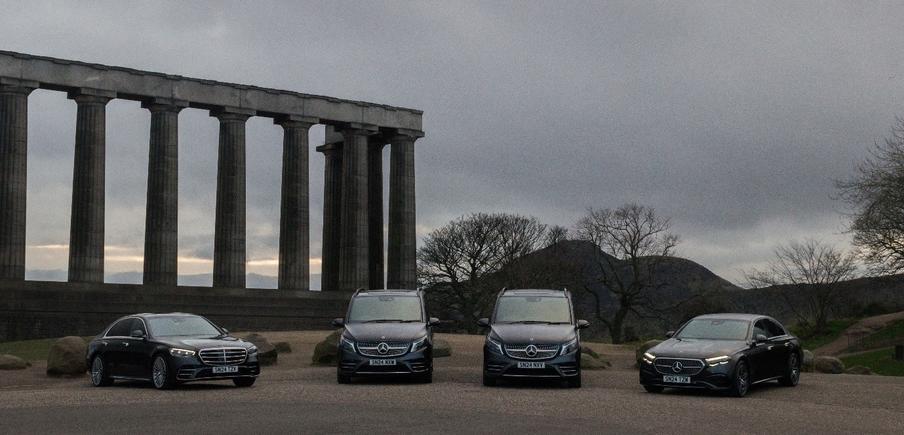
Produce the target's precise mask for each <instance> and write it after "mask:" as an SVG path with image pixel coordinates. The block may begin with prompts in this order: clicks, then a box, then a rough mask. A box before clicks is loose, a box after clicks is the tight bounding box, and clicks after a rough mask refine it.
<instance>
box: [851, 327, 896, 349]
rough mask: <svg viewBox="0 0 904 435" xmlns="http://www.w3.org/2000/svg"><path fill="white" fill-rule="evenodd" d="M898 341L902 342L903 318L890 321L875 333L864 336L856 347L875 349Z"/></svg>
mask: <svg viewBox="0 0 904 435" xmlns="http://www.w3.org/2000/svg"><path fill="white" fill-rule="evenodd" d="M898 343H904V320H898V321H896V322H892V323H890V324H889V325H888V326H887V327H885V328H883V329H881V330H879V331H878V332H876V333H875V334H872V335H870V336H868V337H865V338H864V339H863V340H862V341H861V342H860V343H859V346H858V347H859V348H861V349H875V348H878V347H885V346H888V345H889V344H898Z"/></svg>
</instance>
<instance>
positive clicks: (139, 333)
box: [131, 329, 144, 338]
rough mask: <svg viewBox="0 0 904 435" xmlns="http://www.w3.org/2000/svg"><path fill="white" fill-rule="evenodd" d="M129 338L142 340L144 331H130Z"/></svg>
mask: <svg viewBox="0 0 904 435" xmlns="http://www.w3.org/2000/svg"><path fill="white" fill-rule="evenodd" d="M131 336H132V338H144V331H142V330H140V329H136V330H134V331H132V334H131Z"/></svg>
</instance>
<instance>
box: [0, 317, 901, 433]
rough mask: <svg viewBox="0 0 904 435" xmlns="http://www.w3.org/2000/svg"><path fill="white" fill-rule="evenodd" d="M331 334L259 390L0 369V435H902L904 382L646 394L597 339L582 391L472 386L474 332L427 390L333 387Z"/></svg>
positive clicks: (829, 378) (295, 337)
mask: <svg viewBox="0 0 904 435" xmlns="http://www.w3.org/2000/svg"><path fill="white" fill-rule="evenodd" d="M326 334H327V332H302V333H290V332H285V333H272V332H268V333H265V335H266V336H267V337H268V338H269V339H270V340H271V341H273V342H276V341H288V342H289V343H291V345H292V347H293V350H294V352H293V353H291V354H283V355H280V363H279V365H278V366H276V367H267V368H265V371H264V374H263V375H262V377H261V378H260V379H259V380H258V382H257V384H255V386H254V387H253V388H248V389H237V388H234V387H233V386H232V384H231V383H228V382H225V383H224V382H217V383H199V384H188V385H185V386H183V387H182V388H180V389H178V390H174V391H162V392H161V391H155V390H154V389H152V388H150V387H149V386H147V385H142V384H125V383H123V384H119V383H117V384H116V385H115V386H113V387H109V388H93V387H91V386H90V385H89V384H88V380H87V377H85V378H77V379H49V378H47V377H45V376H44V375H43V372H42V370H43V366H41V365H36V366H35V367H33V368H31V369H28V370H24V371H18V372H0V432H2V433H71V432H89V431H90V432H97V433H123V432H126V431H141V432H152V433H159V432H164V431H173V430H175V431H179V432H189V431H192V432H202V433H207V432H217V433H240V432H245V433H263V432H280V433H281V432H295V433H298V432H301V433H413V432H418V433H460V432H469V433H491V432H492V433H512V432H529V433H548V432H556V433H560V432H567V433H601V432H602V433H704V432H715V433H725V432H728V431H731V432H737V433H898V434H900V433H902V432H904V378H890V377H880V376H855V375H820V374H809V373H805V374H804V376H803V378H802V381H801V384H800V385H799V386H798V387H796V388H785V387H781V386H778V385H777V384H770V385H764V386H761V387H758V388H754V389H753V390H752V391H751V392H750V394H749V395H748V396H747V397H745V398H742V399H735V398H730V397H723V396H720V395H717V394H710V393H704V392H678V391H674V392H666V393H664V394H649V393H646V392H644V391H643V389H642V388H641V387H640V386H639V385H638V384H637V373H636V372H635V371H634V370H633V369H632V368H631V364H632V363H633V362H632V359H633V351H632V350H631V349H627V348H621V347H618V346H611V345H596V344H592V345H591V347H593V348H594V350H596V351H598V352H600V353H602V354H603V356H604V357H605V358H607V359H609V360H610V361H612V362H613V368H612V369H611V370H603V371H593V372H591V371H585V372H584V388H581V389H579V390H572V389H565V388H560V387H559V386H558V385H554V384H534V383H519V384H516V385H507V386H503V387H498V388H485V387H483V386H482V385H481V384H480V349H481V348H480V346H481V338H480V337H469V336H457V335H444V336H443V338H445V339H447V340H448V341H449V342H450V343H451V345H452V348H453V356H452V357H450V358H443V359H437V361H436V373H435V375H434V383H433V384H429V385H421V384H408V383H405V382H399V381H395V380H384V381H379V382H363V383H356V384H353V385H338V384H336V383H335V369H333V368H330V367H311V366H310V365H308V363H309V361H310V356H311V351H312V349H313V345H314V344H315V343H316V342H317V341H319V340H320V339H321V338H322V337H324V336H325V335H326Z"/></svg>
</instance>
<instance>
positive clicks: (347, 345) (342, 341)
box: [339, 335, 355, 352]
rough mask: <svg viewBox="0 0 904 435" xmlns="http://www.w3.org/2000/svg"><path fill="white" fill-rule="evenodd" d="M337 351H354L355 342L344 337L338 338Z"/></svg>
mask: <svg viewBox="0 0 904 435" xmlns="http://www.w3.org/2000/svg"><path fill="white" fill-rule="evenodd" d="M339 349H346V350H350V351H352V352H354V351H355V342H354V341H353V340H351V339H349V338H346V337H345V336H344V335H343V336H341V337H339Z"/></svg>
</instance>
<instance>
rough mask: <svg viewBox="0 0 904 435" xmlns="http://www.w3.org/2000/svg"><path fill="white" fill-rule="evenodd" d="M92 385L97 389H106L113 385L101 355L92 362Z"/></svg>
mask: <svg viewBox="0 0 904 435" xmlns="http://www.w3.org/2000/svg"><path fill="white" fill-rule="evenodd" d="M91 384H92V385H94V386H95V387H106V386H109V385H112V384H113V379H111V378H110V375H109V373H107V367H106V366H105V365H104V359H103V357H101V356H100V355H97V356H95V357H94V359H93V360H91Z"/></svg>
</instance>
